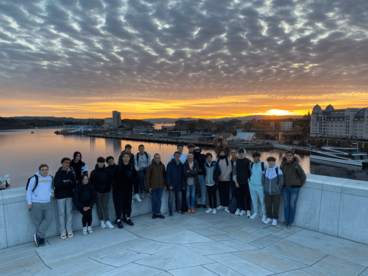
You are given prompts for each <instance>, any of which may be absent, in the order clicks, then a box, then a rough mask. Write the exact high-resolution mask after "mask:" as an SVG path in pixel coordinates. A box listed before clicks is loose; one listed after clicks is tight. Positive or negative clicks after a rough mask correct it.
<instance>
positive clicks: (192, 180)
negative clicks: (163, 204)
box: [183, 153, 202, 213]
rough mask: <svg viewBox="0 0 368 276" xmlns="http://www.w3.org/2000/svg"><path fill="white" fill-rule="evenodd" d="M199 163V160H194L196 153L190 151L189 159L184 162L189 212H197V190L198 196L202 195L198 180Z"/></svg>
mask: <svg viewBox="0 0 368 276" xmlns="http://www.w3.org/2000/svg"><path fill="white" fill-rule="evenodd" d="M198 172H199V165H198V162H197V160H194V155H193V154H192V153H189V154H188V156H187V161H185V163H184V167H183V173H184V177H185V187H186V201H187V205H188V213H195V208H194V205H195V197H196V191H197V193H198V196H199V197H201V196H202V195H201V189H200V187H199V181H198Z"/></svg>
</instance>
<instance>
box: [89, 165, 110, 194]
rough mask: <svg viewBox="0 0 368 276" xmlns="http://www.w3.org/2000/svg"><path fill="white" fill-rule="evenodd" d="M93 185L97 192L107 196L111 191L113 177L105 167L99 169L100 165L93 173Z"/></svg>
mask: <svg viewBox="0 0 368 276" xmlns="http://www.w3.org/2000/svg"><path fill="white" fill-rule="evenodd" d="M90 181H91V184H92V185H93V187H95V190H96V192H98V193H101V194H105V193H108V192H110V191H111V186H112V182H113V181H112V176H111V175H110V173H109V172H108V171H107V169H106V167H105V165H104V166H103V168H99V167H98V164H97V165H96V167H95V169H94V170H93V171H92V172H91V179H90Z"/></svg>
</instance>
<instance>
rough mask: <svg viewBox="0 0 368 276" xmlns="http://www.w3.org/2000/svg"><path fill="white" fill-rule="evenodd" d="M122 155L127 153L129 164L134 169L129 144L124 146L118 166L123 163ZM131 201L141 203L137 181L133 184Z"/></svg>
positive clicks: (132, 155)
mask: <svg viewBox="0 0 368 276" xmlns="http://www.w3.org/2000/svg"><path fill="white" fill-rule="evenodd" d="M123 153H128V154H129V163H130V164H131V165H132V166H133V167H134V166H135V162H134V154H133V153H132V146H131V145H130V144H126V145H125V149H124V151H122V152H121V154H120V158H119V162H118V163H119V166H120V165H121V164H122V163H123ZM133 199H135V200H136V201H138V202H141V201H142V200H141V198H140V196H139V181H138V182H137V183H135V184H134V196H133Z"/></svg>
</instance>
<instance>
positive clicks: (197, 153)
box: [194, 147, 207, 208]
mask: <svg viewBox="0 0 368 276" xmlns="http://www.w3.org/2000/svg"><path fill="white" fill-rule="evenodd" d="M201 152H202V150H201V148H199V147H196V148H195V149H194V159H195V160H197V162H198V166H199V171H198V182H199V186H200V188H201V197H199V196H198V194H197V197H196V198H197V208H201V207H202V208H207V205H206V201H207V189H206V183H205V182H204V164H205V163H206V156H205V155H204V154H202V153H201Z"/></svg>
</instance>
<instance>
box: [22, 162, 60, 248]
mask: <svg viewBox="0 0 368 276" xmlns="http://www.w3.org/2000/svg"><path fill="white" fill-rule="evenodd" d="M26 190H27V203H28V209H29V213H30V215H31V220H32V222H33V224H34V226H35V234H33V241H34V244H35V245H36V246H37V247H39V246H44V245H45V238H46V232H47V230H48V229H49V226H50V224H51V222H52V220H53V219H54V212H53V208H52V202H51V198H53V197H54V189H53V178H52V176H51V175H49V166H48V165H46V164H41V165H40V166H39V168H38V172H37V173H36V174H35V175H34V176H32V177H31V178H30V179H28V183H27V187H26Z"/></svg>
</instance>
